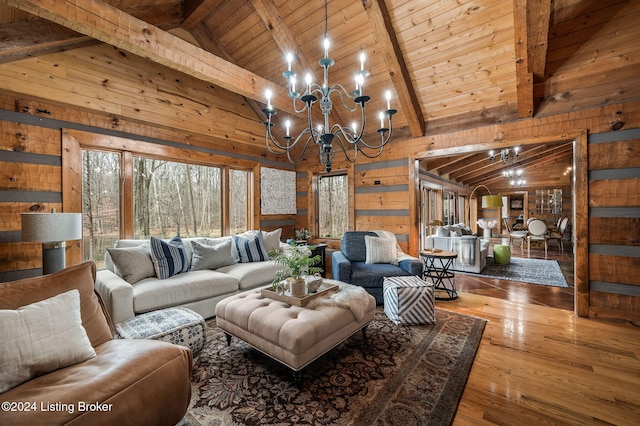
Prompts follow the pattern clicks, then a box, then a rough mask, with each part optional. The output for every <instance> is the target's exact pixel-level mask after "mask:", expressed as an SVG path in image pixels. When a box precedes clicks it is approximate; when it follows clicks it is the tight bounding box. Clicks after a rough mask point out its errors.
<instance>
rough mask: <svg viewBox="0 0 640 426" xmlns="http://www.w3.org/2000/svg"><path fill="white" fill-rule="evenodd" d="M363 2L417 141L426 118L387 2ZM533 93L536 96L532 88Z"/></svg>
mask: <svg viewBox="0 0 640 426" xmlns="http://www.w3.org/2000/svg"><path fill="white" fill-rule="evenodd" d="M362 3H363V5H364V9H365V11H366V12H367V16H368V18H369V23H370V24H371V26H372V28H373V34H374V37H375V38H376V41H377V43H378V46H379V47H380V48H381V50H382V54H383V55H382V56H383V57H384V62H385V64H386V66H387V69H388V71H389V77H390V78H391V82H392V84H393V87H394V89H395V91H396V94H397V95H398V101H399V103H400V108H401V109H402V112H403V113H404V115H405V117H406V119H407V124H408V125H409V131H410V132H411V136H413V137H414V138H417V137H421V136H424V134H425V121H424V116H423V114H422V110H421V109H420V103H419V102H418V97H417V95H416V91H415V90H414V89H413V84H412V83H411V77H410V76H409V69H408V68H407V64H406V62H405V60H404V57H403V55H402V51H401V50H400V45H399V43H398V38H397V36H396V33H395V30H394V29H393V25H392V23H391V17H390V15H389V10H388V9H387V5H386V4H385V2H384V0H363V2H362ZM531 90H532V93H533V87H532V89H531Z"/></svg>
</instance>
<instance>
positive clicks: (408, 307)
mask: <svg viewBox="0 0 640 426" xmlns="http://www.w3.org/2000/svg"><path fill="white" fill-rule="evenodd" d="M382 285H383V290H382V291H383V296H384V313H385V314H387V316H388V317H389V319H390V320H391V321H393V322H394V323H396V324H404V325H409V324H435V323H436V314H435V306H434V305H435V295H434V291H433V290H434V286H433V284H431V283H429V282H426V281H424V280H422V279H420V278H419V277H416V276H399V277H385V278H384V282H383V284H382Z"/></svg>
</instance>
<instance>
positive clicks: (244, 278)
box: [216, 260, 282, 290]
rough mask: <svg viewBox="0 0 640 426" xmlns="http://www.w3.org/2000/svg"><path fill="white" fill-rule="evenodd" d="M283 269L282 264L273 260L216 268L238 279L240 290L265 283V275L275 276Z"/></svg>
mask: <svg viewBox="0 0 640 426" xmlns="http://www.w3.org/2000/svg"><path fill="white" fill-rule="evenodd" d="M281 269H282V265H278V264H276V263H275V262H274V261H273V260H265V261H262V262H249V263H235V264H233V265H229V266H223V267H222V268H218V269H216V271H218V272H222V273H225V274H229V275H230V276H232V277H234V278H236V279H237V280H238V286H239V288H240V290H246V289H250V288H254V287H256V286H258V285H260V284H261V283H264V281H265V277H275V274H276V272H278V271H279V270H281Z"/></svg>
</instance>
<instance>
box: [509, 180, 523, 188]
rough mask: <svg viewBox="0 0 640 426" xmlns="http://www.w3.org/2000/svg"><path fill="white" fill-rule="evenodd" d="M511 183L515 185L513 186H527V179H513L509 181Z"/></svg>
mask: <svg viewBox="0 0 640 426" xmlns="http://www.w3.org/2000/svg"><path fill="white" fill-rule="evenodd" d="M509 184H510V185H511V186H512V187H513V188H522V187H523V186H525V185H526V184H527V181H526V180H524V179H518V180H513V179H512V180H511V181H510V182H509Z"/></svg>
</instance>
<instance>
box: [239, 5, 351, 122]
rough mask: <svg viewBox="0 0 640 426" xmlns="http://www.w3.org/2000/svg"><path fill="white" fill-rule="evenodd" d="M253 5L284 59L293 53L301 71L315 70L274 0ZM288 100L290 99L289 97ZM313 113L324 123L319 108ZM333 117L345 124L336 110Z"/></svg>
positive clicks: (332, 111) (318, 120) (300, 82)
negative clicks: (285, 22)
mask: <svg viewBox="0 0 640 426" xmlns="http://www.w3.org/2000/svg"><path fill="white" fill-rule="evenodd" d="M251 4H252V5H253V8H254V9H255V10H256V12H257V13H258V15H259V16H260V19H262V22H263V23H264V25H265V26H266V28H267V30H268V31H269V33H270V34H271V37H272V38H273V41H275V42H276V44H277V45H278V47H279V48H280V52H281V53H282V57H283V58H284V57H285V55H286V54H287V53H291V54H292V55H293V57H294V58H297V59H298V61H300V64H301V66H300V68H301V69H303V70H312V69H313V68H314V67H313V64H311V62H309V61H308V60H307V58H306V57H305V55H303V54H302V51H301V50H300V46H299V45H298V43H297V42H296V39H295V37H294V35H293V33H292V32H291V30H289V27H287V26H286V25H285V24H284V19H283V18H282V15H280V13H279V12H278V8H277V6H276V5H275V3H274V2H273V0H251ZM298 82H299V83H298V84H302V79H299V80H298ZM287 99H289V97H288V96H287ZM311 113H312V115H313V117H314V118H315V120H316V121H317V122H320V123H323V122H324V118H323V116H322V114H321V112H320V110H319V109H318V108H315V109H312V111H311ZM305 117H306V113H305ZM331 117H332V118H333V121H334V122H336V123H345V121H344V120H342V118H341V117H340V114H339V113H338V111H336V109H335V108H332V109H331Z"/></svg>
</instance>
